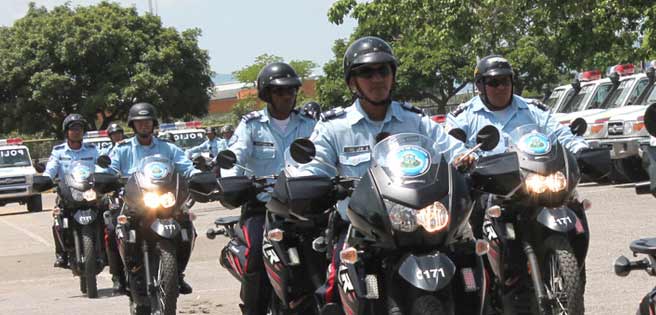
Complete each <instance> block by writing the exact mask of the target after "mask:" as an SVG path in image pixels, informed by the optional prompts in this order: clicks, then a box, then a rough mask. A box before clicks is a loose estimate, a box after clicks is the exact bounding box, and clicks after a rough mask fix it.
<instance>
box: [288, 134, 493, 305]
mask: <svg viewBox="0 0 656 315" xmlns="http://www.w3.org/2000/svg"><path fill="white" fill-rule="evenodd" d="M490 131H491V132H492V133H489V134H487V132H490ZM494 132H496V129H494V130H490V129H489V128H488V129H486V130H485V131H482V132H481V134H479V136H480V137H479V142H480V146H481V147H484V149H489V148H491V147H494V146H496V141H498V132H497V136H496V139H495V137H494V135H493V133H494ZM486 136H487V137H486ZM297 141H305V143H302V145H301V146H300V147H303V148H305V149H304V150H299V152H302V151H305V153H306V154H305V155H306V156H305V157H303V155H302V154H298V155H300V156H299V157H300V158H297V157H296V156H295V160H297V161H298V162H299V163H304V162H305V163H307V162H308V161H309V160H311V159H313V158H314V157H313V156H314V147H313V144H312V143H311V142H309V141H308V140H297ZM433 145H434V141H433V140H431V139H429V138H427V137H425V136H423V135H418V134H409V133H404V134H396V135H392V136H387V137H386V138H384V139H383V140H381V141H380V142H378V144H376V146H375V147H374V148H373V151H372V159H373V163H372V166H371V167H370V168H369V170H368V171H367V172H366V173H365V174H364V176H362V177H361V178H360V180H359V183H358V184H357V186H356V187H355V189H354V190H353V192H352V193H351V194H350V201H349V204H348V209H347V210H346V214H347V216H348V218H349V219H350V226H349V228H348V232H347V235H346V243H345V245H344V247H343V249H341V251H339V252H338V254H339V255H340V259H341V264H340V265H339V266H337V268H338V271H337V283H338V291H339V296H340V299H341V304H342V309H341V310H339V309H330V310H322V314H324V315H325V314H341V313H342V311H343V313H345V314H349V315H351V314H418V315H419V314H482V312H483V301H484V300H485V295H486V293H485V287H486V285H485V280H484V267H483V260H482V258H481V257H480V255H482V253H483V252H484V250H485V248H486V244H487V242H485V241H474V240H473V239H468V238H466V237H463V236H464V235H463V234H462V232H463V231H464V230H465V229H466V227H467V225H468V218H469V215H470V212H471V200H470V198H469V188H468V185H467V183H466V179H465V176H464V174H462V173H460V172H459V171H458V170H456V169H455V168H454V167H453V166H451V165H449V164H448V163H447V162H446V161H445V159H444V158H443V157H442V155H441V154H439V153H438V152H436V150H435V149H434V147H433ZM293 147H294V145H292V148H293ZM293 153H294V152H293ZM298 155H297V156H298ZM293 156H294V155H293ZM317 161H318V162H319V163H321V161H320V160H317ZM477 254H478V255H477Z"/></svg>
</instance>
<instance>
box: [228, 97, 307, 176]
mask: <svg viewBox="0 0 656 315" xmlns="http://www.w3.org/2000/svg"><path fill="white" fill-rule="evenodd" d="M315 124H316V121H315V120H314V119H312V118H310V117H308V116H305V115H302V114H299V113H298V112H297V111H296V110H294V111H292V113H291V115H290V116H289V123H288V125H287V128H286V129H285V131H284V132H283V131H281V130H279V129H278V128H276V127H274V125H273V124H272V122H271V120H270V116H269V111H268V110H267V109H263V110H260V111H256V112H252V113H250V114H248V115H245V116H244V118H242V120H241V122H240V123H239V126H237V130H235V133H234V135H233V136H232V138H230V142H231V144H230V148H229V149H230V150H231V151H232V152H234V153H235V155H236V156H237V164H239V165H241V166H244V167H246V168H248V169H250V170H252V171H253V172H254V174H247V175H254V176H268V175H274V174H275V175H277V174H278V173H280V171H282V169H283V168H284V166H285V150H286V149H287V148H288V147H289V146H290V145H291V143H292V142H293V141H294V140H296V139H298V138H307V137H309V136H310V134H312V130H313V129H314V125H315ZM243 174H244V170H243V169H241V168H239V167H233V168H232V169H229V170H222V174H221V175H222V176H223V177H226V176H236V175H243Z"/></svg>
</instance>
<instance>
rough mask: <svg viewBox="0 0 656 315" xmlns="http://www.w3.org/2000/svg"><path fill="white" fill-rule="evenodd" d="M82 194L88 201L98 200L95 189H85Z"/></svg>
mask: <svg viewBox="0 0 656 315" xmlns="http://www.w3.org/2000/svg"><path fill="white" fill-rule="evenodd" d="M82 196H83V197H84V200H86V201H93V200H96V198H97V197H98V196H97V195H96V191H95V190H93V189H89V190H87V191H85V192H84V193H83V194H82Z"/></svg>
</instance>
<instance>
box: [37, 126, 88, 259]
mask: <svg viewBox="0 0 656 315" xmlns="http://www.w3.org/2000/svg"><path fill="white" fill-rule="evenodd" d="M62 129H63V130H64V136H65V137H66V142H65V143H63V144H60V145H57V146H55V147H53V148H52V153H50V158H49V159H48V163H47V164H46V169H45V171H44V172H43V175H45V176H48V177H50V178H51V179H55V178H59V179H62V178H63V177H64V175H65V174H66V173H68V168H69V167H70V165H71V163H72V162H74V161H91V162H92V163H95V162H96V158H97V157H98V151H97V150H96V146H95V145H94V144H92V143H84V144H83V143H82V137H83V136H84V132H85V131H86V130H87V129H88V123H87V121H86V120H85V119H84V118H83V117H82V115H79V114H70V115H68V116H66V118H64V122H63V124H62ZM62 206H63V205H62V204H61V203H60V200H59V197H58V198H57V206H56V208H59V209H60V208H61V207H62ZM58 212H59V211H57V210H55V211H53V213H58ZM52 234H53V238H54V240H55V264H54V266H55V267H59V268H67V267H68V257H67V256H66V252H65V251H64V247H63V238H62V234H61V231H60V227H59V226H54V225H53V226H52Z"/></svg>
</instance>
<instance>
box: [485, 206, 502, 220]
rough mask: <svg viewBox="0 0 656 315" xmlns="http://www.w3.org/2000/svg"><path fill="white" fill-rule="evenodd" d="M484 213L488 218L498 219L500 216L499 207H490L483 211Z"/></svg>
mask: <svg viewBox="0 0 656 315" xmlns="http://www.w3.org/2000/svg"><path fill="white" fill-rule="evenodd" d="M485 213H487V216H488V217H490V218H498V217H500V216H501V207H500V206H492V207H489V208H487V210H485Z"/></svg>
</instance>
